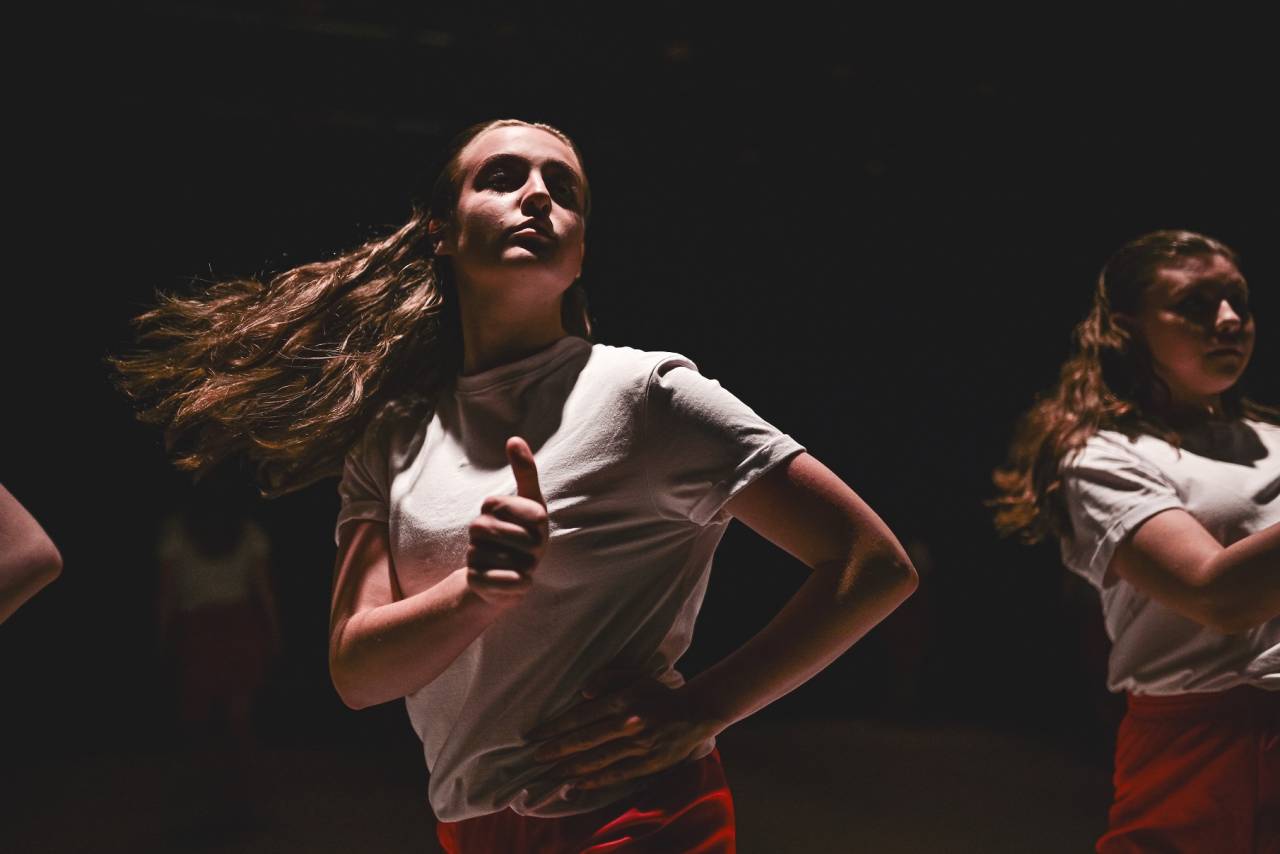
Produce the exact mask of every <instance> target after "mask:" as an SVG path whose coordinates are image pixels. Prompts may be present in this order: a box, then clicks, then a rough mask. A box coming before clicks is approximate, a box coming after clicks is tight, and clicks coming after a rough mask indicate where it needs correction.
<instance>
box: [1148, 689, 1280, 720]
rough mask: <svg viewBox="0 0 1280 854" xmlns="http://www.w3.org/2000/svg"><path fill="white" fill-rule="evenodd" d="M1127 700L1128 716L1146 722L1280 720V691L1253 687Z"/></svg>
mask: <svg viewBox="0 0 1280 854" xmlns="http://www.w3.org/2000/svg"><path fill="white" fill-rule="evenodd" d="M1128 698H1129V715H1130V716H1132V717H1135V718H1141V719H1143V720H1205V719H1210V718H1213V719H1221V718H1224V717H1230V718H1234V719H1240V718H1244V719H1258V718H1259V716H1271V718H1272V719H1280V691H1268V690H1267V689H1265V688H1258V687H1256V686H1254V685H1237V686H1236V687H1235V688H1230V689H1228V690H1226V691H1207V692H1200V693H1191V694H1129V695H1128ZM1263 719H1265V717H1264V718H1263Z"/></svg>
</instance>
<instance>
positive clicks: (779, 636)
mask: <svg viewBox="0 0 1280 854" xmlns="http://www.w3.org/2000/svg"><path fill="white" fill-rule="evenodd" d="M728 510H729V512H731V513H732V514H733V515H734V516H735V517H737V518H739V519H741V520H742V521H743V522H745V523H746V524H747V525H749V526H750V527H751V528H752V529H754V530H755V531H757V532H758V533H760V534H761V535H762V536H764V537H765V538H766V539H768V540H770V541H771V542H773V543H775V544H776V545H778V546H780V547H781V548H783V549H785V550H786V551H788V552H790V553H791V554H793V555H795V556H796V557H797V558H799V559H800V560H801V561H803V562H804V563H806V564H807V565H809V566H810V567H811V568H812V569H813V572H812V574H811V575H810V576H809V578H808V579H807V580H806V581H805V583H804V584H803V585H802V586H801V587H800V589H799V590H798V591H797V592H796V593H795V595H794V596H792V598H791V599H790V600H789V601H788V602H787V604H786V605H785V606H783V608H782V610H781V611H779V613H778V614H777V616H775V617H774V618H773V619H772V620H771V621H770V622H769V623H768V625H766V626H765V627H764V628H763V629H762V630H761V631H760V632H759V633H758V634H757V635H756V636H755V637H753V638H751V639H750V640H749V641H747V643H745V644H743V645H742V646H741V647H740V648H738V649H737V650H735V651H734V652H733V653H731V654H730V655H729V656H728V657H726V658H725V659H723V660H722V661H720V662H719V663H718V664H716V665H715V666H714V667H711V668H710V669H708V670H706V671H704V672H703V673H701V674H699V675H698V676H696V677H695V678H693V679H692V680H690V681H689V682H688V683H687V684H686V685H684V686H683V687H682V688H679V689H675V690H669V689H666V688H665V686H660V685H657V686H655V685H654V684H652V680H650V681H649V682H648V683H645V682H641V683H638V684H636V685H633V686H631V687H630V688H627V689H624V690H621V691H616V692H615V693H611V694H607V695H604V696H600V695H601V693H603V692H602V691H600V690H599V688H598V687H597V686H595V685H593V686H588V689H587V690H586V691H584V695H585V696H586V697H587V698H588V699H587V701H586V702H584V703H582V704H580V705H578V706H575V707H574V708H572V709H570V710H569V711H568V712H566V713H564V714H563V715H561V716H559V717H558V718H556V719H555V720H552V721H550V722H548V723H546V724H544V725H542V726H539V727H537V728H536V729H535V730H534V731H533V732H531V733H530V734H529V737H530V738H531V739H534V740H542V739H549V740H548V741H547V742H546V743H545V744H543V745H541V746H540V747H539V748H538V750H537V752H536V753H535V757H536V758H538V759H540V760H543V761H548V762H550V761H556V760H562V761H560V763H559V764H558V765H557V766H556V767H555V768H553V769H551V770H550V771H549V772H548V773H549V775H550V776H551V777H552V778H554V779H558V780H562V781H566V782H569V783H571V785H572V787H573V788H582V789H594V788H599V787H601V786H607V785H611V784H614V783H618V782H621V781H623V780H628V779H634V778H636V777H641V776H646V775H649V774H653V773H656V772H658V771H661V770H662V769H664V768H667V767H670V766H671V765H673V764H675V763H677V762H680V761H682V760H683V759H685V758H686V757H687V756H689V755H690V754H691V753H692V752H693V751H694V750H696V749H697V748H698V746H699V745H700V744H702V743H703V742H705V740H706V739H707V737H708V736H712V735H715V734H716V733H719V732H720V731H722V730H724V729H725V728H726V727H728V726H729V725H730V724H732V723H734V722H736V721H739V720H741V719H742V718H745V717H747V716H748V715H750V714H752V713H753V712H755V711H757V710H759V709H761V708H763V707H764V706H767V705H768V704H769V703H772V702H773V701H774V700H777V699H778V698H779V697H782V696H783V695H785V694H787V693H788V692H790V691H792V690H793V689H795V688H796V687H798V686H799V685H801V684H803V683H804V682H806V681H807V680H808V679H810V678H811V677H812V676H813V675H814V674H816V673H817V672H819V671H820V670H822V669H823V668H824V667H826V666H827V665H828V664H830V663H831V662H832V661H834V660H835V659H836V658H837V657H839V656H840V654H841V653H843V652H844V651H845V650H847V649H848V648H849V647H850V646H852V645H853V644H854V643H855V642H856V641H857V640H858V639H859V638H861V637H862V636H863V635H865V634H866V633H867V632H868V631H870V629H871V628H872V627H873V626H875V624H876V623H878V622H880V621H881V620H882V619H884V618H885V617H886V616H887V615H888V614H889V613H891V612H892V611H893V609H894V608H896V607H897V606H898V605H899V604H901V603H902V601H903V600H905V599H906V598H907V597H908V596H910V595H911V593H912V592H913V591H914V590H915V588H916V585H917V583H918V579H917V576H916V572H915V569H914V568H913V567H912V566H911V562H910V560H909V559H908V558H907V555H906V552H905V551H904V550H903V548H902V546H901V545H900V544H899V543H898V541H897V540H896V539H895V538H894V536H893V534H892V533H891V532H890V531H889V529H888V528H887V527H886V526H885V524H884V522H882V521H881V520H880V518H879V517H878V516H876V514H875V513H874V512H873V511H872V510H871V508H870V507H868V506H867V505H866V504H865V503H864V502H863V501H862V500H861V499H859V498H858V497H857V496H856V495H855V494H854V493H853V491H852V490H851V489H849V487H848V486H846V485H845V484H844V483H843V482H842V481H841V480H840V479H839V478H838V477H836V475H835V474H833V473H832V472H831V470H830V469H828V468H827V467H826V466H824V465H822V464H821V463H820V462H818V461H817V460H816V459H814V458H813V457H811V456H809V455H808V454H801V455H799V456H797V457H795V458H793V459H792V460H791V461H790V462H789V463H788V464H787V465H786V466H783V467H780V468H777V469H775V470H774V471H772V472H770V473H769V474H766V475H765V476H764V477H762V478H760V479H759V480H757V481H756V482H755V483H753V484H751V485H750V486H748V487H747V488H746V489H744V490H743V491H742V492H741V493H739V494H738V495H737V496H736V497H735V498H734V499H733V500H732V501H730V502H729V504H728ZM562 796H565V797H567V796H569V795H562Z"/></svg>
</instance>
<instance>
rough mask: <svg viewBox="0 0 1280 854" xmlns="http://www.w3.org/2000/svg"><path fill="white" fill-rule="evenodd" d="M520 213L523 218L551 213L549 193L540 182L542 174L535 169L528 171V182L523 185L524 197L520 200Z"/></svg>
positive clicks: (541, 181) (545, 186)
mask: <svg viewBox="0 0 1280 854" xmlns="http://www.w3.org/2000/svg"><path fill="white" fill-rule="evenodd" d="M520 211H521V213H523V214H524V215H525V216H546V215H547V214H549V213H551V193H550V191H548V190H547V185H546V182H544V181H543V180H542V173H541V172H539V171H538V170H537V169H531V170H530V171H529V180H528V181H526V182H525V185H524V197H523V198H522V199H521V200H520Z"/></svg>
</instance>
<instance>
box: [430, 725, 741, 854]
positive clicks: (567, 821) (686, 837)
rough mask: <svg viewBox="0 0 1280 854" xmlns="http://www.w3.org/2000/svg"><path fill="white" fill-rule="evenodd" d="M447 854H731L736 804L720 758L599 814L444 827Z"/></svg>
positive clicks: (482, 820)
mask: <svg viewBox="0 0 1280 854" xmlns="http://www.w3.org/2000/svg"><path fill="white" fill-rule="evenodd" d="M436 835H437V836H438V837H439V838H440V844H441V845H442V846H444V850H445V851H446V852H447V854H494V852H512V854H517V852H518V854H570V852H572V854H586V852H590V854H606V852H607V854H615V852H622V854H640V852H645V854H650V852H652V854H694V852H696V854H733V852H734V851H736V850H737V848H736V844H735V842H734V825H733V798H732V796H731V795H730V794H729V784H728V783H727V782H725V779H724V768H723V767H722V766H721V765H720V752H719V751H718V750H717V751H712V752H711V753H710V754H709V755H708V756H705V757H704V758H702V759H699V760H698V761H697V762H686V763H685V764H683V765H678V766H676V767H675V768H672V769H670V770H668V771H664V772H663V773H661V774H659V775H657V776H656V777H654V779H653V783H652V784H651V785H649V786H648V787H646V788H645V789H643V790H641V791H639V792H637V793H635V794H634V795H630V796H629V797H626V798H623V799H622V800H621V801H619V802H618V803H616V804H610V805H609V806H607V807H602V808H600V809H598V810H593V811H591V812H587V813H581V814H579V815H569V816H564V817H562V818H532V817H530V816H523V815H519V814H518V813H515V812H512V811H511V810H510V809H505V810H503V811H502V812H497V813H492V814H490V815H482V816H478V817H476V818H468V819H464V820H462V821H447V822H446V821H442V822H440V823H439V824H438V825H436Z"/></svg>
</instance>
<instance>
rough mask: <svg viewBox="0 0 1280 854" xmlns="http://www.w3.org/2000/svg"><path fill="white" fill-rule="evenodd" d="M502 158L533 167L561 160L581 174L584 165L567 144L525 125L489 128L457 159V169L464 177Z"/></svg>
mask: <svg viewBox="0 0 1280 854" xmlns="http://www.w3.org/2000/svg"><path fill="white" fill-rule="evenodd" d="M499 155H514V156H517V157H521V158H523V159H525V160H528V161H529V162H531V163H545V162H547V161H550V160H558V161H561V162H563V163H567V164H569V166H570V167H571V168H572V169H573V171H574V172H576V173H577V174H579V175H581V174H582V164H580V163H579V162H578V158H577V155H575V154H574V153H573V149H572V148H570V147H569V146H568V145H566V144H565V142H564V140H562V139H560V137H558V136H556V135H555V134H553V133H551V132H550V131H545V130H543V129H542V128H535V127H528V126H526V125H505V126H502V127H496V128H490V129H489V130H487V131H485V132H484V133H482V134H480V135H479V136H477V137H476V138H475V139H473V140H471V142H469V143H467V145H466V147H465V148H463V149H462V153H461V154H460V155H459V157H458V165H459V166H460V167H461V169H462V172H463V174H469V173H471V172H473V171H474V170H475V169H476V168H478V167H479V166H480V164H481V163H484V162H485V161H486V160H489V159H490V158H492V157H496V156H499Z"/></svg>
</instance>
